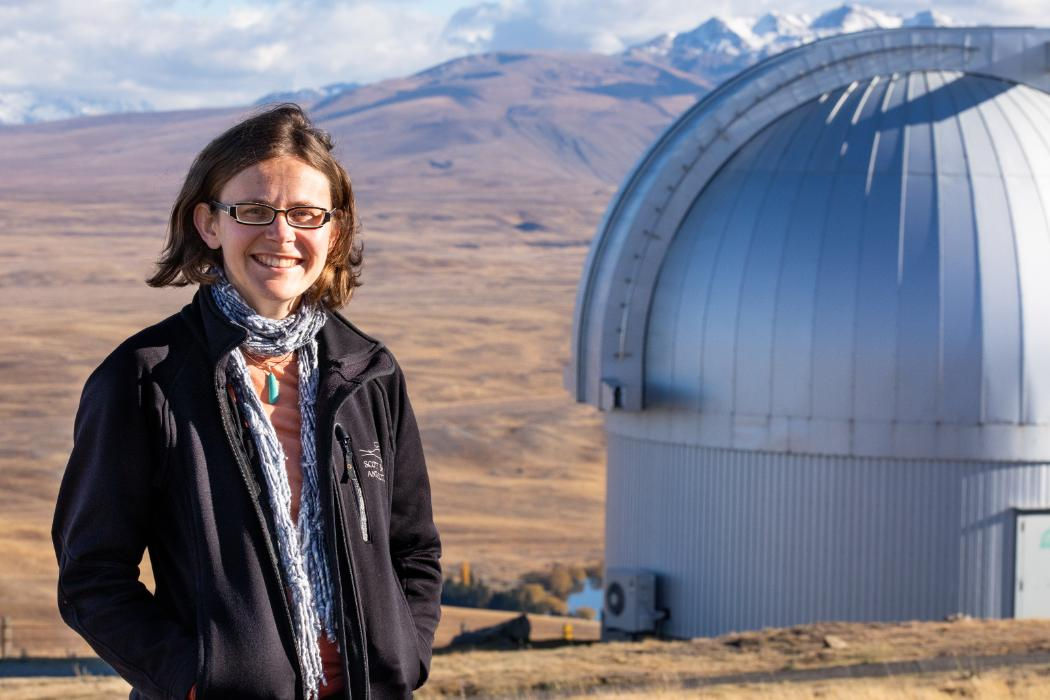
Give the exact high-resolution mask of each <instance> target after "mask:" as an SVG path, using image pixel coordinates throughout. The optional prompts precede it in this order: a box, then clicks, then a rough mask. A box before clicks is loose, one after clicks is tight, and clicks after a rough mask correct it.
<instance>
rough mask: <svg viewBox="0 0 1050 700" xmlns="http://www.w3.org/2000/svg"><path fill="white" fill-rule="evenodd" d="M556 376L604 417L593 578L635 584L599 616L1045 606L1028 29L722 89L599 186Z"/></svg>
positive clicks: (922, 45) (833, 54) (1039, 195)
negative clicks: (604, 204) (569, 350)
mask: <svg viewBox="0 0 1050 700" xmlns="http://www.w3.org/2000/svg"><path fill="white" fill-rule="evenodd" d="M566 379H567V384H568V386H569V387H570V388H571V389H572V391H573V392H574V393H575V395H576V398H577V400H580V401H586V402H589V403H592V404H594V405H597V406H598V407H599V408H601V409H602V410H603V411H605V415H606V421H605V427H606V438H607V440H606V444H607V450H608V472H607V479H606V488H607V492H606V528H605V562H606V567H607V569H606V577H605V580H606V581H610V580H614V579H615V581H616V582H617V583H618V584H622V585H621V589H620V590H622V591H635V592H638V591H643V592H646V593H645V595H644V596H643V595H642V594H641V593H634V594H632V595H635V598H634V599H632V605H630V606H627V605H626V602H625V605H624V606H622V610H621V612H617V610H619V609H620V607H621V606H610V605H606V607H605V617H604V618H603V625H605V629H606V630H614V631H619V632H629V633H632V634H633V633H635V632H638V631H653V630H655V629H656V627H657V626H659V630H658V631H659V633H660V634H664V635H667V636H679V637H688V636H695V635H698V634H704V635H714V634H722V633H725V632H728V631H730V630H743V629H754V628H760V627H765V626H771V625H774V626H787V625H793V624H799V623H804V622H812V621H815V620H907V619H938V618H943V617H944V616H945V615H948V614H951V613H955V612H963V613H966V614H969V615H973V616H982V617H1004V616H1011V615H1015V616H1018V617H1022V616H1050V601H1048V600H1047V598H1046V595H1045V591H1046V590H1047V589H1048V586H1050V549H1047V548H1046V547H1045V546H1044V545H1043V542H1047V541H1050V30H1047V29H1028V28H987V27H984V28H982V27H971V28H952V29H910V28H908V29H898V30H879V31H872V32H863V33H860V34H854V35H843V36H840V37H835V38H831V39H825V40H821V41H817V42H814V43H812V44H809V45H806V46H803V47H799V48H797V49H794V50H791V51H787V52H785V53H783V54H780V55H778V56H775V57H772V58H770V59H767V60H765V61H763V62H761V63H759V64H757V65H756V66H754V67H752V68H750V69H748V70H746V71H744V72H743V73H741V74H740V75H738V76H736V77H734V78H733V79H731V80H729V81H727V82H726V83H724V84H723V85H721V86H719V88H717V89H716V90H715V91H713V92H712V93H711V94H709V95H707V96H706V97H705V98H704V99H702V100H701V101H700V102H698V103H697V104H696V105H695V106H694V107H693V108H692V109H690V110H689V111H688V112H686V113H685V114H684V115H683V116H682V117H681V118H679V119H678V120H677V121H676V122H675V124H673V125H672V126H671V127H670V128H669V129H668V130H667V132H665V133H664V134H663V135H662V136H661V137H660V139H658V140H657V142H656V143H655V144H654V145H653V147H652V148H651V149H650V151H649V152H648V153H647V154H646V155H645V156H644V157H643V158H642V159H641V161H640V162H639V163H638V165H637V166H636V167H635V169H634V171H633V172H632V173H631V175H630V176H629V177H628V178H627V180H626V181H625V182H624V184H623V186H622V187H621V189H620V191H619V192H618V193H617V195H616V197H615V198H614V200H613V201H612V203H611V204H610V206H609V209H608V210H607V212H606V216H605V219H604V220H603V222H602V224H601V226H600V228H599V230H598V234H597V236H596V237H595V239H594V241H593V242H592V244H591V248H590V251H589V254H588V259H587V262H586V265H585V268H584V272H583V277H582V279H581V281H580V287H579V291H578V295H577V304H576V316H575V319H574V326H573V355H572V365H571V367H569V370H568V372H567V375H566ZM649 581H655V583H654V584H653V585H649V583H647V582H649ZM643 584H644V585H643ZM650 592H651V595H650ZM621 598H622V596H621ZM614 600H617V599H616V598H615V597H614ZM623 600H624V601H626V598H623ZM623 610H630V611H632V614H631V615H628V614H627V613H625V612H622V611H623ZM639 610H643V611H644V612H645V614H640V613H638V612H637V611H639Z"/></svg>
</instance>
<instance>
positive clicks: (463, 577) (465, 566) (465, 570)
mask: <svg viewBox="0 0 1050 700" xmlns="http://www.w3.org/2000/svg"><path fill="white" fill-rule="evenodd" d="M459 580H460V581H462V582H463V585H464V586H469V585H470V562H469V561H466V560H464V561H463V563H462V564H460V565H459Z"/></svg>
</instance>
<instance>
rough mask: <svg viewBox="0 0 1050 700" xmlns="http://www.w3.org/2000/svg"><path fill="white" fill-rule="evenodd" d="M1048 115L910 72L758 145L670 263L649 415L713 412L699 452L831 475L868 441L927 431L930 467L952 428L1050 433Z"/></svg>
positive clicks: (1009, 95) (649, 344)
mask: <svg viewBox="0 0 1050 700" xmlns="http://www.w3.org/2000/svg"><path fill="white" fill-rule="evenodd" d="M1044 111H1045V112H1046V113H1050V96H1048V95H1046V94H1045V93H1042V92H1040V91H1036V90H1033V89H1032V88H1029V87H1026V86H1021V85H1014V84H1010V83H1007V82H1005V81H1002V80H996V79H992V78H987V77H982V76H975V75H968V74H962V73H949V72H939V71H915V72H911V73H904V74H894V75H887V76H875V77H873V78H871V79H869V80H867V81H862V82H853V83H850V84H849V85H846V86H843V87H841V88H839V89H836V90H832V91H830V92H828V93H825V94H824V95H822V96H820V97H819V98H816V99H814V100H811V101H809V102H807V103H805V104H803V105H800V106H799V107H797V108H796V109H795V110H793V111H791V112H789V113H788V114H786V115H785V116H784V117H782V118H781V119H778V120H777V121H775V122H773V123H772V124H771V125H769V126H768V127H767V128H766V129H764V130H762V131H761V132H759V133H758V134H757V135H756V136H755V138H754V139H752V140H751V141H750V142H748V143H747V144H746V145H744V146H743V147H742V148H740V149H739V151H738V152H737V153H736V154H735V155H733V156H732V157H731V158H730V159H729V160H728V161H727V162H726V163H725V164H724V166H723V167H722V168H721V169H720V170H719V172H718V173H717V174H716V175H715V176H714V177H713V178H712V180H711V181H710V183H709V185H708V186H707V187H706V188H705V189H704V190H703V191H702V192H701V193H700V194H699V196H698V197H697V198H696V200H695V201H694V203H693V205H692V207H691V208H690V210H689V212H688V213H687V214H686V216H685V217H684V218H683V220H682V222H681V225H680V227H679V228H678V230H677V231H676V232H675V234H674V237H673V240H672V242H671V244H670V246H669V248H668V253H667V255H666V257H665V263H664V265H663V266H662V267H661V269H660V272H659V274H658V276H657V279H656V283H655V285H654V289H653V296H652V304H651V306H650V310H649V327H648V328H649V333H648V334H647V337H646V344H645V354H644V377H645V389H646V402H647V404H648V405H649V406H650V407H652V408H654V409H660V408H675V409H681V410H690V411H699V413H700V416H699V419H698V421H697V423H698V427H697V429H696V430H695V431H694V432H695V434H696V435H697V436H698V437H697V438H696V441H697V444H709V445H712V446H719V447H727V446H739V441H740V440H743V441H745V442H747V444H748V446H749V447H752V448H756V447H757V448H762V447H763V446H764V447H769V448H772V447H773V445H774V444H776V445H780V444H783V443H784V442H785V440H786V442H787V443H789V444H794V445H796V446H797V447H798V448H800V449H802V448H804V449H810V450H815V451H818V452H819V451H831V452H836V453H837V452H839V451H842V450H845V451H846V452H849V451H851V450H853V449H854V448H853V444H854V442H855V441H856V440H859V439H860V438H859V437H858V435H859V429H858V428H857V427H856V425H855V423H856V422H864V423H865V424H866V425H867V427H866V428H864V429H863V430H864V431H866V432H865V434H866V435H875V434H879V433H880V432H885V431H886V430H889V431H890V432H895V434H904V433H905V432H907V430H908V429H906V428H905V427H904V426H906V425H910V424H913V425H918V426H919V428H918V433H914V431H912V433H909V434H911V435H912V439H913V442H914V444H915V445H920V444H921V445H928V446H929V449H931V450H933V451H934V452H935V453H936V452H937V451H938V450H939V449H940V448H939V447H937V445H938V444H939V443H938V438H937V431H938V430H939V429H940V427H939V426H942V425H943V424H960V425H974V426H980V425H983V424H985V423H995V424H1007V425H1020V424H1025V423H1031V422H1032V421H1033V420H1034V419H1036V417H1037V416H1042V415H1043V414H1044V413H1050V405H1048V406H1047V407H1046V408H1043V407H1042V406H1043V404H1042V403H1041V402H1038V401H1036V400H1035V397H1039V396H1048V398H1050V362H1047V361H1044V360H1042V359H1040V358H1039V357H1038V353H1039V352H1040V351H1042V352H1043V354H1044V355H1045V354H1046V351H1047V350H1050V331H1041V330H1034V331H1033V332H1032V333H1031V337H1026V335H1025V333H1024V328H1025V327H1026V324H1032V325H1039V322H1038V321H1037V318H1040V316H1038V314H1041V315H1042V316H1041V318H1047V317H1050V316H1047V314H1048V312H1050V294H1048V292H1050V286H1048V285H1050V283H1048V282H1046V281H1044V280H1045V278H1046V276H1045V275H1042V274H1039V272H1038V271H1039V270H1040V269H1045V267H1046V266H1050V226H1048V224H1047V217H1046V216H1045V214H1044V211H1045V209H1044V204H1045V202H1046V201H1047V200H1046V199H1045V197H1046V194H1048V193H1050V189H1047V178H1043V179H1042V181H1040V179H1039V178H1037V177H1036V175H1035V173H1037V172H1042V171H1043V170H1045V168H1046V167H1048V166H1047V163H1048V162H1050V149H1048V147H1047V142H1046V140H1044V138H1043V137H1042V136H1041V135H1040V133H1039V131H1038V129H1036V128H1035V127H1034V126H1033V125H1034V124H1037V123H1038V121H1039V120H1040V119H1042V118H1043V114H1044ZM1006 160H1009V161H1010V164H1009V166H1008V167H1007V166H1005V165H1000V164H1001V163H1004V162H1005V161H1006ZM1022 248H1023V253H1024V254H1023V256H1022ZM1022 260H1023V262H1022ZM1028 289H1030V290H1031V291H1027V293H1026V290H1028ZM1022 301H1023V302H1024V303H1022ZM1033 382H1037V383H1039V384H1040V385H1041V386H1045V387H1046V388H1045V390H1044V389H1042V388H1037V387H1035V386H1032V384H1033ZM879 424H884V425H885V426H887V428H886V429H885V430H884V429H881V428H879V427H878V425H879ZM699 426H702V427H699ZM775 426H780V427H775ZM785 426H786V427H785ZM1048 427H1050V426H1048ZM920 433H921V434H923V435H924V437H918V434H920ZM926 433H929V435H928V436H926ZM785 435H786V437H785ZM699 436H703V437H699ZM893 441H894V440H890V441H889V442H893Z"/></svg>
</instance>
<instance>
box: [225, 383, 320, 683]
mask: <svg viewBox="0 0 1050 700" xmlns="http://www.w3.org/2000/svg"><path fill="white" fill-rule="evenodd" d="M225 394H226V389H225V388H224V387H223V386H222V384H221V382H220V381H219V368H218V367H216V368H215V396H216V398H217V399H218V401H219V413H220V414H222V427H223V431H225V433H226V441H227V442H228V443H229V445H230V447H231V448H232V449H233V456H234V459H235V460H236V462H237V466H238V467H239V469H240V472H241V476H242V477H243V478H244V484H245V486H247V488H248V493H249V494H250V495H251V498H252V505H253V506H254V507H255V514H256V516H257V517H258V519H259V522H260V524H261V525H262V533H263V540H264V542H265V543H266V551H267V552H268V553H269V555H270V564H271V565H272V566H273V573H274V575H275V576H276V577H277V584H278V586H279V590H281V591H283V590H284V589H285V587H284V580H283V577H282V576H281V565H280V562H279V561H278V560H277V552H276V551H275V550H274V545H273V540H272V539H271V538H270V530H269V526H268V525H267V523H266V516H265V515H263V512H262V506H261V505H260V504H259V489H258V487H257V486H256V484H255V479H254V477H253V476H252V474H251V467H250V465H248V463H247V459H246V458H245V456H244V454H243V451H242V449H241V446H240V445H239V444H238V442H239V441H237V440H234V435H233V431H232V430H231V428H230V424H231V422H232V420H233V419H232V417H231V415H230V407H229V405H228V404H227V403H226V395H225ZM278 597H279V598H280V599H281V607H282V609H283V610H284V615H285V621H286V622H287V623H288V632H289V634H290V635H291V638H292V639H294V638H295V624H294V623H293V622H292V611H291V608H290V607H289V606H288V600H287V599H286V598H285V597H284V596H283V595H281V596H278ZM291 646H292V651H293V652H294V653H295V667H296V673H297V674H298V676H299V678H300V679H302V678H303V672H302V668H303V660H302V657H301V656H300V653H299V649H298V647H297V646H296V645H295V644H294V643H293V644H292V645H291ZM299 690H300V694H299V696H300V697H302V696H305V695H306V689H305V687H304V685H303V684H302V683H300V685H299Z"/></svg>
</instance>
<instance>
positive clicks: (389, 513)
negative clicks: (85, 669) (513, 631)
mask: <svg viewBox="0 0 1050 700" xmlns="http://www.w3.org/2000/svg"><path fill="white" fill-rule="evenodd" d="M331 151H332V142H331V140H330V139H329V137H328V135H327V134H325V133H324V132H322V131H320V130H318V129H316V128H314V127H313V126H312V125H311V124H310V122H309V120H308V119H307V117H306V116H305V115H304V114H303V112H302V110H300V109H299V107H297V106H295V105H281V106H278V107H276V108H273V109H270V110H268V111H266V112H263V113H261V114H258V115H257V116H254V117H252V118H250V119H247V120H246V121H244V122H241V123H240V124H237V125H236V126H234V127H232V128H231V129H229V130H228V131H227V132H226V133H224V134H222V135H221V136H219V137H218V138H217V139H215V140H214V141H212V142H211V143H210V144H209V145H208V146H207V147H206V148H205V149H204V150H203V151H202V152H201V153H200V155H199V156H198V157H197V159H196V161H195V162H194V163H193V165H192V166H191V168H190V171H189V173H188V174H187V176H186V181H185V183H184V184H183V187H182V191H181V192H180V194H179V196H178V199H177V200H176V202H175V206H174V207H173V209H172V215H171V221H170V226H169V234H168V241H167V247H166V248H165V251H164V254H163V256H162V259H161V260H160V261H159V263H158V269H157V272H156V274H155V275H154V276H153V277H152V278H150V279H149V280H148V282H149V284H150V285H152V286H155V287H160V286H165V285H184V284H190V283H196V284H198V285H199V289H198V290H197V293H196V295H195V296H194V298H193V301H192V302H191V303H190V304H189V305H188V306H186V307H185V308H183V309H182V311H180V312H179V313H178V314H175V315H174V316H172V317H170V318H168V319H166V320H164V321H161V322H160V323H158V324H157V325H155V326H151V327H150V328H147V329H145V330H143V331H142V332H140V333H138V334H136V335H134V336H132V337H131V338H130V339H128V340H127V341H125V342H124V343H123V344H121V345H120V346H119V347H118V348H117V349H116V350H115V351H114V352H113V353H112V354H111V355H110V356H109V357H108V358H106V360H105V361H104V362H103V363H102V364H101V365H100V366H99V367H98V369H96V370H95V372H94V373H93V374H92V375H91V377H90V378H89V379H88V381H87V384H86V385H85V387H84V392H83V395H82V397H81V401H80V408H79V410H78V412H77V418H76V424H75V429H74V446H73V451H72V454H71V456H70V459H69V464H68V466H67V467H66V473H65V477H64V478H63V480H62V486H61V490H60V492H59V497H58V504H57V507H56V510H55V522H54V527H53V530H52V536H53V539H54V544H55V551H56V553H57V556H58V560H59V582H58V601H59V609H60V611H61V613H62V617H63V619H65V621H66V622H67V623H68V624H69V625H70V626H71V627H73V628H74V629H75V630H77V632H79V633H80V634H81V635H83V636H84V638H85V639H86V640H87V641H88V643H90V644H91V646H92V647H93V648H94V649H95V651H96V652H98V654H99V656H101V657H102V658H103V659H105V660H106V661H107V662H109V663H110V664H111V665H112V666H113V667H114V668H115V669H116V670H117V671H118V672H119V673H120V674H121V675H122V676H123V677H124V678H125V679H127V680H128V682H129V683H131V684H132V686H134V691H133V692H132V697H150V698H185V697H187V696H189V697H219V698H235V697H246V698H247V697H253V698H255V697H259V698H262V697H266V698H316V697H352V698H355V699H356V698H368V697H372V698H388V697H405V696H409V695H411V691H412V690H413V689H414V688H417V687H419V686H420V685H421V684H422V683H423V681H424V680H425V679H426V675H427V672H428V668H429V664H430V652H431V643H432V641H433V635H434V629H435V627H436V626H437V622H438V617H439V614H440V608H439V605H438V602H439V597H440V588H441V571H440V568H439V565H438V557H439V554H440V543H439V541H438V535H437V531H436V529H435V527H434V523H433V517H432V515H431V507H430V487H429V484H428V480H427V473H426V466H425V464H424V460H423V452H422V447H421V444H420V439H419V432H418V429H417V427H416V422H415V419H414V417H413V414H412V409H411V407H410V406H409V402H408V396H407V394H406V392H405V381H404V376H403V374H402V372H401V370H400V368H399V367H398V365H397V363H396V362H395V361H394V358H393V356H392V355H391V354H390V352H389V351H388V350H387V349H386V348H384V347H383V345H382V344H381V343H380V342H378V341H377V340H375V339H373V338H371V337H369V336H367V335H365V334H364V333H362V332H361V331H359V330H358V329H356V328H355V327H354V326H353V325H352V324H350V323H349V322H348V321H347V320H346V319H344V318H343V317H342V316H340V315H339V314H338V313H336V312H335V309H337V308H339V307H340V306H342V305H343V304H344V303H345V302H346V301H347V300H348V299H349V297H350V294H351V291H352V290H353V288H354V287H355V286H356V285H357V284H358V279H357V273H358V270H359V266H360V262H361V261H360V253H359V250H358V247H357V246H356V228H357V217H356V212H355V209H354V200H353V193H352V190H351V187H350V180H349V178H348V177H347V175H346V172H345V171H344V170H343V168H342V167H341V166H340V165H339V163H338V162H337V161H336V160H335V159H334V158H333V156H332V154H331ZM144 549H149V554H150V561H151V563H152V566H153V573H154V578H155V581H156V590H155V592H153V593H150V592H149V591H148V590H147V589H146V588H145V586H143V585H142V583H140V582H139V580H138V574H139V570H138V565H139V562H140V561H141V558H142V553H143V550H144Z"/></svg>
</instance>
